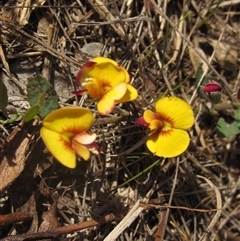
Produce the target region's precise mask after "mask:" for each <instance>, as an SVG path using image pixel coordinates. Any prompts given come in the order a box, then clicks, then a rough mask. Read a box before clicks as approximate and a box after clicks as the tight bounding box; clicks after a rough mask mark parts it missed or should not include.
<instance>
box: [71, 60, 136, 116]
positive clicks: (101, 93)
mask: <svg viewBox="0 0 240 241" xmlns="http://www.w3.org/2000/svg"><path fill="white" fill-rule="evenodd" d="M77 82H78V84H79V85H80V87H81V90H79V91H75V92H73V93H75V94H78V95H82V94H88V95H89V96H90V97H91V98H93V99H96V100H97V109H98V112H99V113H100V114H102V115H106V114H109V113H110V112H112V111H113V109H114V108H115V105H116V104H119V103H124V102H128V101H132V100H134V99H136V98H137V96H138V93H137V90H136V89H135V88H134V87H133V86H131V85H130V84H129V82H130V76H129V74H128V72H127V70H126V69H124V68H123V67H120V66H118V64H117V62H115V61H114V60H112V59H109V58H105V57H96V58H94V59H92V60H91V61H90V62H87V63H85V64H84V65H83V66H82V68H81V70H80V71H79V72H78V75H77Z"/></svg>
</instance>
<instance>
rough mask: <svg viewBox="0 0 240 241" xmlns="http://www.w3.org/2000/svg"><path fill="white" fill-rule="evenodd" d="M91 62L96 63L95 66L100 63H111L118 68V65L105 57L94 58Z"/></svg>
mask: <svg viewBox="0 0 240 241" xmlns="http://www.w3.org/2000/svg"><path fill="white" fill-rule="evenodd" d="M92 61H93V62H95V63H97V64H101V63H111V64H113V65H115V66H118V63H117V62H116V61H114V60H112V59H110V58H107V57H96V58H93V59H92Z"/></svg>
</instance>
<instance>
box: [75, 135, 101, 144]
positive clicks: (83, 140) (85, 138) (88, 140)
mask: <svg viewBox="0 0 240 241" xmlns="http://www.w3.org/2000/svg"><path fill="white" fill-rule="evenodd" d="M96 138H97V135H96V134H95V133H87V132H83V133H80V134H78V135H76V136H74V138H73V140H75V141H77V142H78V143H80V144H83V145H89V144H92V143H93V142H94V141H95V140H96Z"/></svg>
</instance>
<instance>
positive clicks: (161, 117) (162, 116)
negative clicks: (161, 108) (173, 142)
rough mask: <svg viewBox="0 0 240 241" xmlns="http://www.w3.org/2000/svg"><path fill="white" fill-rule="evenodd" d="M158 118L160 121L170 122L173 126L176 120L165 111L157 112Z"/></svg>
mask: <svg viewBox="0 0 240 241" xmlns="http://www.w3.org/2000/svg"><path fill="white" fill-rule="evenodd" d="M156 118H157V119H158V120H160V121H164V122H167V123H169V124H170V125H171V126H172V127H173V126H174V120H173V119H172V118H171V117H170V116H168V115H166V114H164V113H157V117H156Z"/></svg>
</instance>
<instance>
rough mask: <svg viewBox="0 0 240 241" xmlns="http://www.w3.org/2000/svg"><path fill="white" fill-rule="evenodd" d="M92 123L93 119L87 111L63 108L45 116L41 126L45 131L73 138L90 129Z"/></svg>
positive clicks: (78, 108) (76, 108)
mask: <svg viewBox="0 0 240 241" xmlns="http://www.w3.org/2000/svg"><path fill="white" fill-rule="evenodd" d="M94 121H95V118H94V116H93V114H92V112H91V111H89V110H88V109H85V108H81V107H70V108H68V107H64V108H61V109H58V110H54V111H53V112H51V113H50V114H49V115H47V116H46V117H45V119H44V120H43V123H42V124H43V126H44V127H45V128H46V129H49V130H52V131H54V132H57V133H62V134H64V135H66V136H68V137H73V136H75V135H76V134H79V133H81V132H84V131H87V130H88V129H90V127H91V126H92V124H93V123H94Z"/></svg>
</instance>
